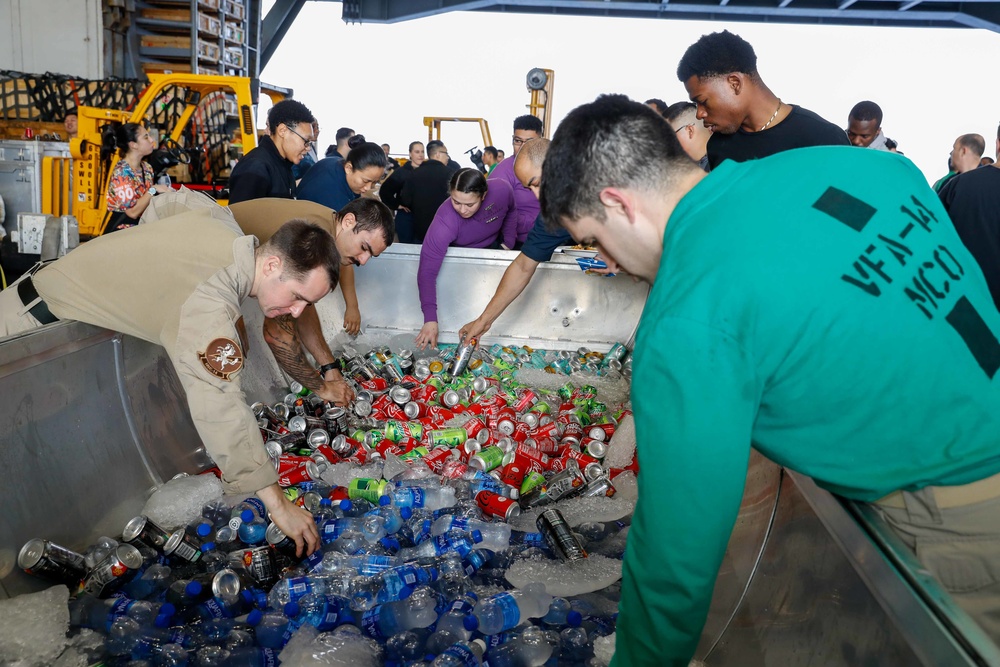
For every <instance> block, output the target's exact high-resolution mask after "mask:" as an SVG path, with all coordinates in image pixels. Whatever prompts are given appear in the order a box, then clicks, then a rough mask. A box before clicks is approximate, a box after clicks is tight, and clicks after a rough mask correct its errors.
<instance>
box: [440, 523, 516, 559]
mask: <svg viewBox="0 0 1000 667" xmlns="http://www.w3.org/2000/svg"><path fill="white" fill-rule="evenodd" d="M449 530H464V531H466V532H472V531H473V530H478V531H479V532H480V534H481V535H482V536H483V540H482V542H481V546H482V547H483V548H484V549H493V550H495V551H496V550H499V549H506V548H507V547H509V546H510V526H509V525H508V524H506V523H487V522H486V521H478V520H476V519H470V518H468V517H464V516H455V515H453V514H452V515H448V516H443V517H441V518H439V519H436V520H435V521H434V523H433V524H432V525H431V535H433V536H435V537H436V536H438V535H443V534H444V533H446V532H448V531H449Z"/></svg>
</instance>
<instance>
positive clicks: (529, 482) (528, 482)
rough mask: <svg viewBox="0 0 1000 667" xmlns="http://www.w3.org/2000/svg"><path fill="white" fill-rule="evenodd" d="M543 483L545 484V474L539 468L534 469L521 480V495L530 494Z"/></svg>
mask: <svg viewBox="0 0 1000 667" xmlns="http://www.w3.org/2000/svg"><path fill="white" fill-rule="evenodd" d="M542 484H545V475H543V474H542V473H540V472H538V471H537V470H532V471H531V472H529V473H528V474H527V475H525V476H524V481H523V482H521V495H522V496H523V495H526V494H528V493H529V492H530V491H531V490H532V489H537V488H538V487H540V486H541V485H542Z"/></svg>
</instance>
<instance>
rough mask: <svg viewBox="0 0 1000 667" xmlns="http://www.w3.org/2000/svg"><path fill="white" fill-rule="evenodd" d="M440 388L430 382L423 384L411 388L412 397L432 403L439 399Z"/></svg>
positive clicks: (422, 401)
mask: <svg viewBox="0 0 1000 667" xmlns="http://www.w3.org/2000/svg"><path fill="white" fill-rule="evenodd" d="M438 392H439V390H438V388H437V387H434V386H431V385H429V384H422V385H419V386H417V387H414V388H413V389H411V390H410V398H412V399H413V400H414V401H418V402H420V403H431V402H433V401H436V400H437V397H438Z"/></svg>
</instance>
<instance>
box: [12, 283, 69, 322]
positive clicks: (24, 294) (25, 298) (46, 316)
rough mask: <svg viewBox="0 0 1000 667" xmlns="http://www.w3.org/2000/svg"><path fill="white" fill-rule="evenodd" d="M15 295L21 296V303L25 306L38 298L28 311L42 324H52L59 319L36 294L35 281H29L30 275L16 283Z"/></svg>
mask: <svg viewBox="0 0 1000 667" xmlns="http://www.w3.org/2000/svg"><path fill="white" fill-rule="evenodd" d="M17 295H18V296H19V297H21V303H23V304H24V305H25V306H27V305H28V304H29V303H31V302H32V301H35V300H36V299H37V300H38V303H36V304H35V305H34V306H32V307H31V308H30V309H29V310H28V312H29V313H31V316H32V317H34V318H35V319H36V320H38V321H39V322H41V323H42V324H52V323H53V322H58V321H59V318H58V317H56V316H55V315H53V314H52V312H51V311H50V310H49V307H48V306H47V305H46V304H45V302H44V301H42V300H41V298H40V297H39V296H38V290H36V289H35V283H33V282H32V281H31V276H28V277H26V278H25V279H24V280H22V281H21V282H19V283H18V284H17Z"/></svg>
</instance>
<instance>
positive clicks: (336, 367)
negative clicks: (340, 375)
mask: <svg viewBox="0 0 1000 667" xmlns="http://www.w3.org/2000/svg"><path fill="white" fill-rule="evenodd" d="M340 370H343V366H342V365H341V363H340V360H339V359H336V360H334V361H333V362H331V363H329V364H323V365H322V366H320V367H319V376H320V377H326V374H327V372H329V371H340Z"/></svg>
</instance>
